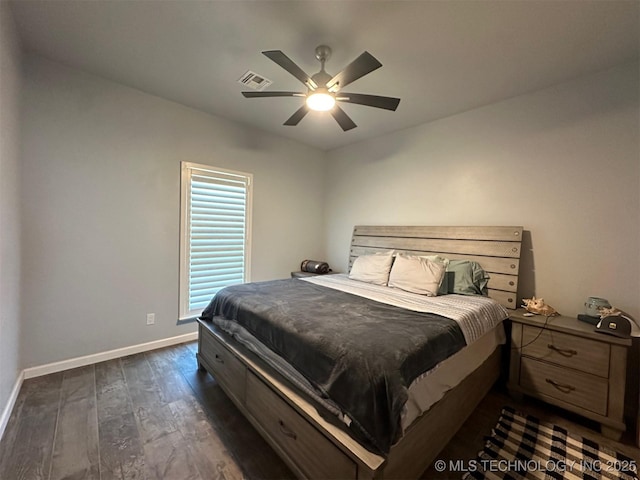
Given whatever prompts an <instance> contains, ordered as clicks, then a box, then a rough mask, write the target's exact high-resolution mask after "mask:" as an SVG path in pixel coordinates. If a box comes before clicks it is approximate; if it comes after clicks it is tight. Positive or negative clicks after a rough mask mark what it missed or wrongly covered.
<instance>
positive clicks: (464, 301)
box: [300, 273, 509, 345]
mask: <svg viewBox="0 0 640 480" xmlns="http://www.w3.org/2000/svg"><path fill="white" fill-rule="evenodd" d="M300 280H303V281H305V282H310V283H314V284H316V285H321V286H323V287H328V288H333V289H334V290H340V291H342V292H346V293H351V294H354V295H359V296H360V297H364V298H368V299H369V300H375V301H376V302H381V303H386V304H387V305H393V306H395V307H400V308H405V309H407V310H413V311H414V312H422V313H434V314H436V315H441V316H443V317H447V318H450V319H452V320H455V321H456V322H458V325H460V329H461V330H462V333H463V335H464V339H465V342H466V343H467V345H471V344H472V343H473V342H475V341H476V340H477V339H479V338H480V337H482V336H483V335H484V334H485V333H487V332H488V331H489V330H491V329H493V328H494V327H496V326H497V325H499V324H500V323H502V322H503V321H504V320H506V319H507V318H509V313H508V312H507V310H506V309H505V308H504V307H503V306H502V305H500V304H499V303H498V302H496V301H495V300H492V299H490V298H488V297H482V296H479V295H453V294H451V295H440V296H437V297H427V296H426V295H418V294H416V293H411V292H406V291H404V290H400V289H398V288H391V287H386V286H382V285H374V284H372V283H365V282H359V281H357V280H351V279H350V278H349V277H348V275H346V274H340V273H339V274H333V275H319V276H315V277H307V278H301V279H300Z"/></svg>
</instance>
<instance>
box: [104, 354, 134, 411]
mask: <svg viewBox="0 0 640 480" xmlns="http://www.w3.org/2000/svg"><path fill="white" fill-rule="evenodd" d="M95 376H96V397H97V407H98V422H99V423H101V422H104V421H106V420H108V419H110V418H113V417H119V416H122V415H124V414H126V413H133V408H132V406H131V399H130V398H129V390H128V389H127V384H126V382H125V379H124V372H123V371H122V365H121V362H120V359H115V360H109V361H107V362H101V363H98V364H96V366H95Z"/></svg>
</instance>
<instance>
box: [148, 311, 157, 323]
mask: <svg viewBox="0 0 640 480" xmlns="http://www.w3.org/2000/svg"><path fill="white" fill-rule="evenodd" d="M154 323H156V314H155V313H147V325H153V324H154Z"/></svg>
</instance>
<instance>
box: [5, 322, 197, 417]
mask: <svg viewBox="0 0 640 480" xmlns="http://www.w3.org/2000/svg"><path fill="white" fill-rule="evenodd" d="M197 339H198V332H193V333H185V334H184V335H178V336H177V337H170V338H164V339H162V340H155V341H153V342H147V343H141V344H139V345H132V346H130V347H124V348H117V349H115V350H109V351H107V352H101V353H94V354H92V355H85V356H84V357H76V358H70V359H69V360H62V361H60V362H54V363H48V364H46V365H40V366H37V367H31V368H25V369H24V370H23V371H22V373H23V377H24V379H27V378H33V377H40V376H42V375H48V374H50V373H56V372H62V371H63V370H69V369H71V368H77V367H84V366H86V365H93V364H94V363H99V362H105V361H107V360H113V359H114V358H120V357H126V356H127V355H133V354H135V353H141V352H148V351H150V350H156V349H158V348H163V347H169V346H171V345H177V344H179V343H185V342H190V341H192V340H197ZM9 412H11V410H9Z"/></svg>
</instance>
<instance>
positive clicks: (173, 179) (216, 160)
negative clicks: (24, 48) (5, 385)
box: [21, 57, 325, 368]
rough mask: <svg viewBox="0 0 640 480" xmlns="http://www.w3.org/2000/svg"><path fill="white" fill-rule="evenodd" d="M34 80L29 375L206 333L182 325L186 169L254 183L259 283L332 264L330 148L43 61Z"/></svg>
mask: <svg viewBox="0 0 640 480" xmlns="http://www.w3.org/2000/svg"><path fill="white" fill-rule="evenodd" d="M25 74H26V82H25V87H24V88H25V101H24V112H23V123H22V134H23V145H24V152H23V159H22V163H23V169H22V204H23V233H24V239H23V252H24V255H23V272H24V276H23V281H22V294H23V302H22V312H23V314H22V319H23V322H24V335H23V341H24V346H25V348H24V349H23V355H22V362H21V364H22V367H25V368H26V367H31V366H36V365H41V364H46V363H49V362H54V361H59V360H63V359H67V358H73V357H77V356H81V355H86V354H92V353H97V352H102V351H106V350H110V349H115V348H119V347H125V346H130V345H135V344H139V343H143V342H148V341H152V340H157V339H163V338H167V337H172V336H176V335H180V334H184V333H188V332H192V331H195V329H196V326H195V324H190V325H186V326H176V320H177V315H178V229H179V192H180V161H182V160H184V161H189V162H196V163H204V164H210V165H215V166H219V167H225V168H230V169H236V170H241V171H245V172H251V173H253V174H254V191H253V193H254V196H253V235H252V265H251V271H252V280H266V279H272V278H281V277H288V276H289V273H290V272H291V270H294V269H296V268H298V267H299V262H300V261H301V260H302V259H304V258H309V257H310V258H316V257H317V258H322V257H323V256H324V247H323V241H324V239H323V234H322V225H320V223H321V222H320V223H319V222H309V221H306V220H307V219H308V218H310V217H311V218H323V195H324V182H323V179H324V171H325V166H324V160H325V158H324V154H323V153H322V152H320V151H319V150H316V149H313V148H310V147H306V146H303V145H301V144H298V143H295V142H293V141H289V140H285V139H282V138H279V137H276V136H272V135H269V134H265V133H261V132H258V131H255V130H252V129H249V128H246V127H244V126H240V125H236V124H234V123H231V122H228V121H226V120H223V119H220V118H216V117H212V116H210V115H206V114H204V113H201V112H198V111H195V110H192V109H189V108H186V107H184V106H181V105H178V104H176V103H172V102H169V101H166V100H163V99H160V98H158V97H154V96H151V95H148V94H145V93H142V92H140V91H137V90H134V89H130V88H127V87H124V86H122V85H119V84H116V83H113V82H110V81H107V80H104V79H101V78H99V77H95V76H92V75H89V74H86V73H83V72H80V71H78V70H73V69H70V68H67V67H65V66H63V65H61V64H59V63H54V62H50V61H47V60H44V59H42V58H38V57H28V59H27V62H26V64H25ZM309 178H314V179H317V180H318V181H314V182H309V181H308V179H309ZM147 312H154V313H155V314H156V325H154V326H146V325H145V321H146V316H145V315H146V313H147Z"/></svg>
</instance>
